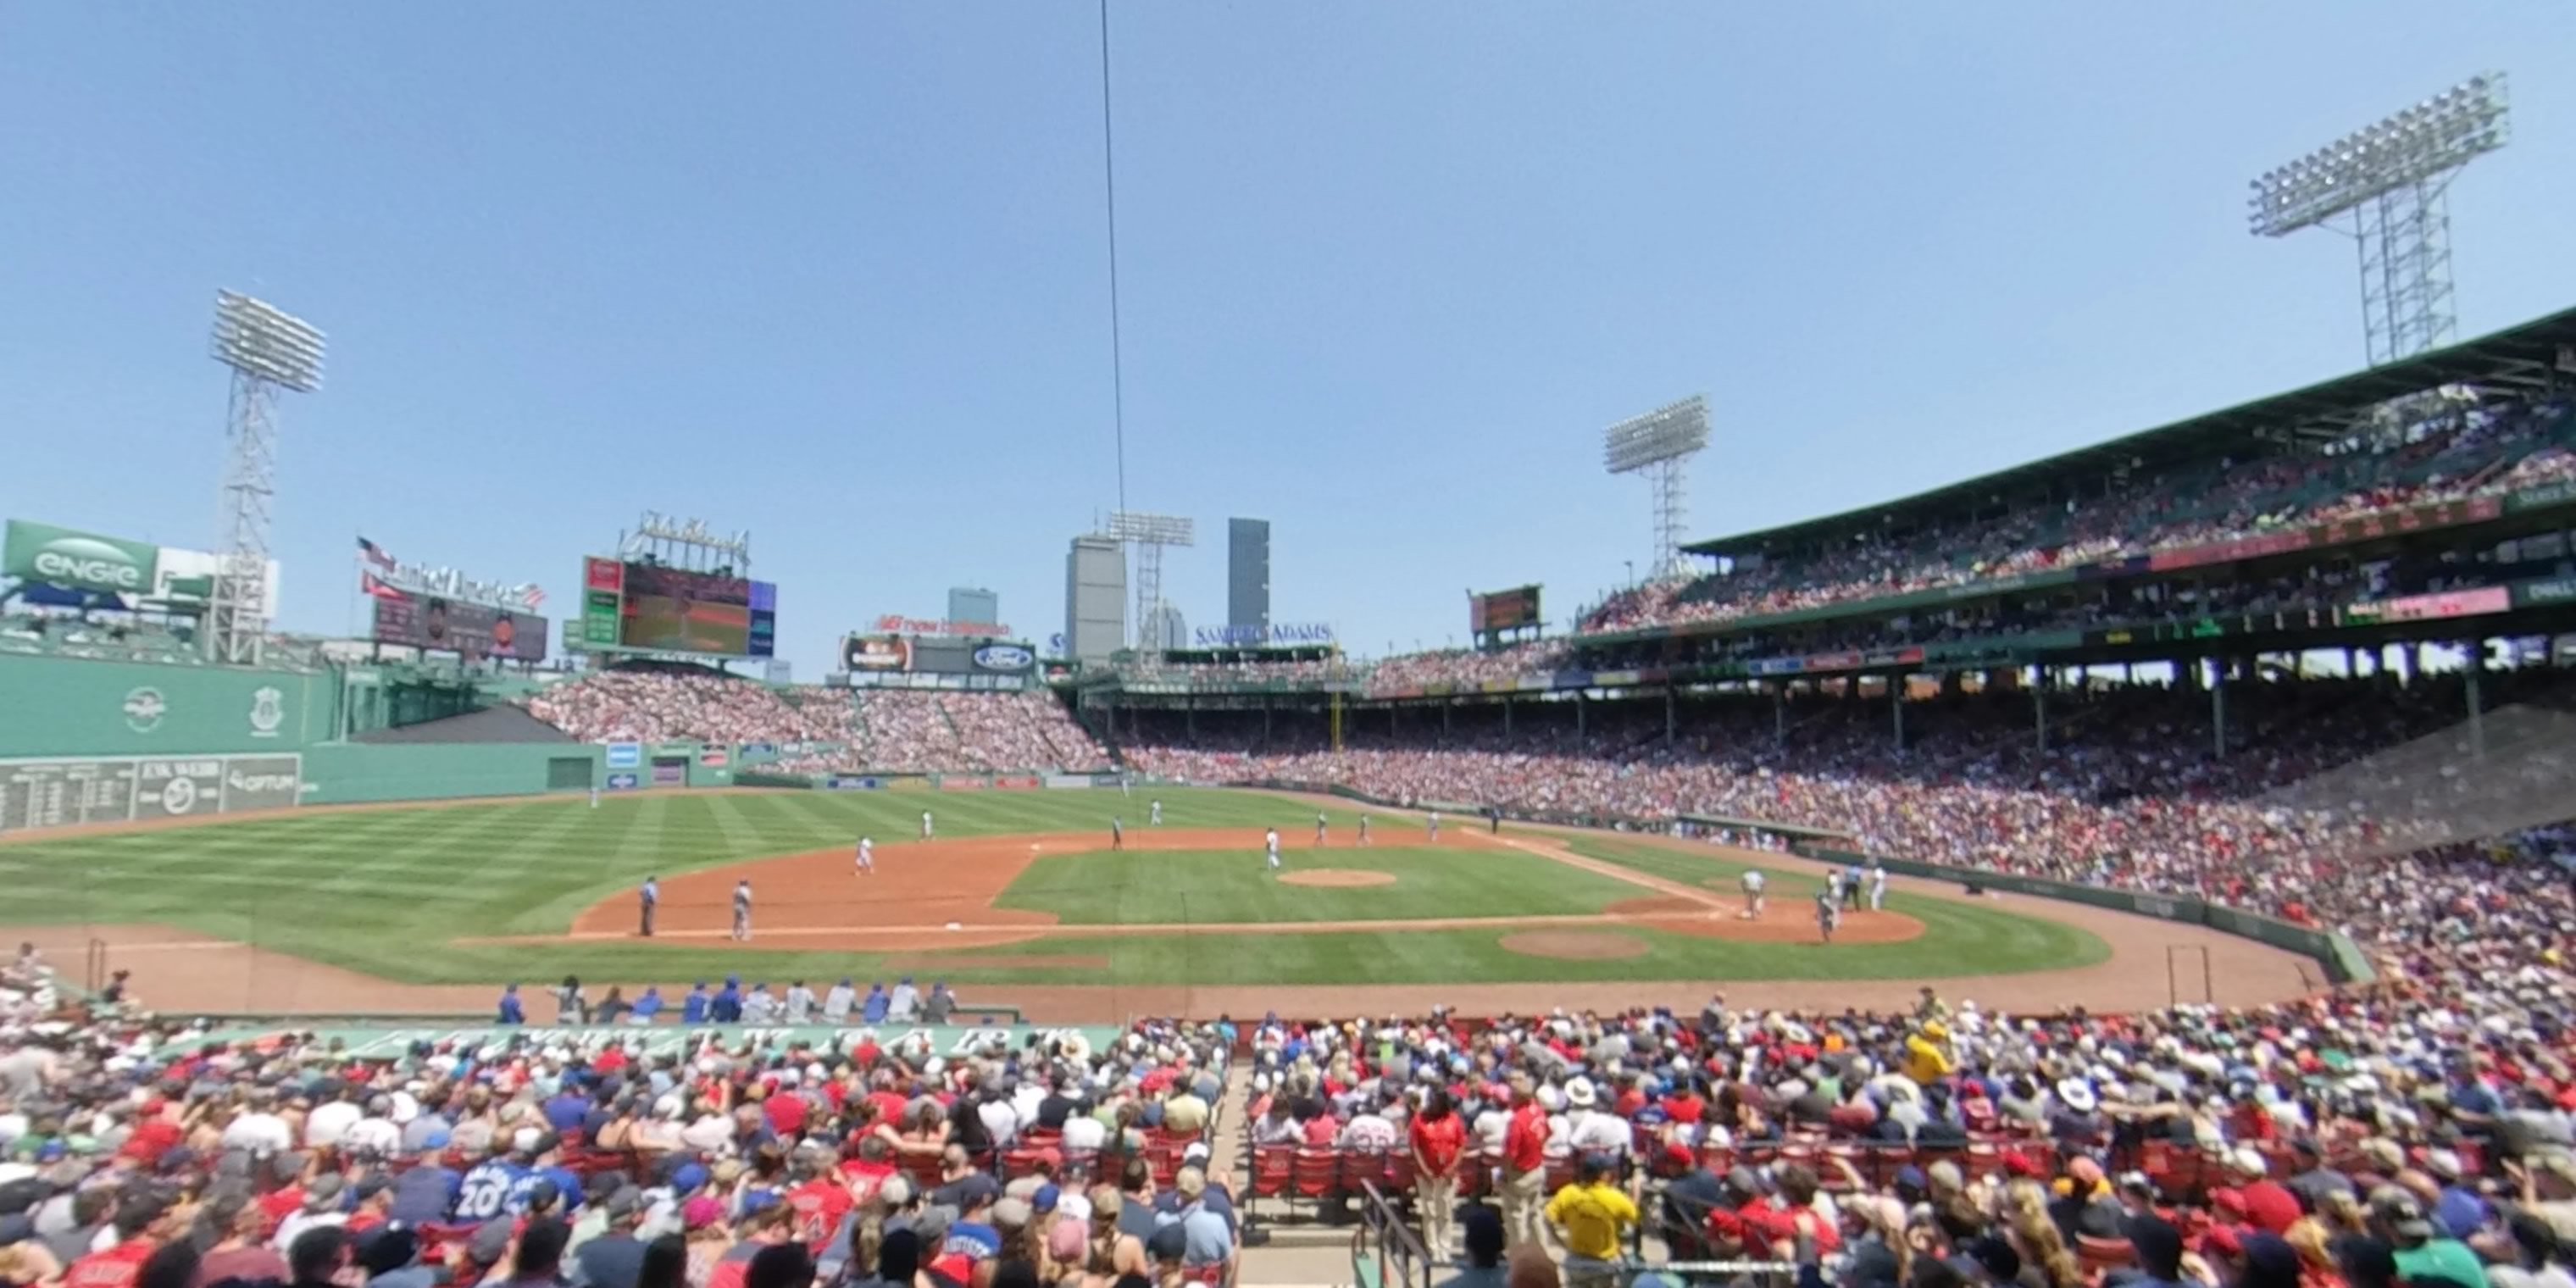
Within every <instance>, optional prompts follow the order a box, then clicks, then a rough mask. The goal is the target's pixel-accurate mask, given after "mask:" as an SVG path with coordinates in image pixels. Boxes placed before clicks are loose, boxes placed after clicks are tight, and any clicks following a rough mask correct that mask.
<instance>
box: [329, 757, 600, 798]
mask: <svg viewBox="0 0 2576 1288" xmlns="http://www.w3.org/2000/svg"><path fill="white" fill-rule="evenodd" d="M600 751H601V749H600V748H599V747H596V746H593V745H590V744H587V743H578V742H493V743H479V744H478V743H398V744H393V745H390V746H379V745H374V744H369V743H355V742H333V743H323V744H320V745H318V746H313V747H307V748H305V750H304V802H305V803H306V804H308V805H346V804H357V803H362V802H372V801H416V800H436V799H438V798H440V797H449V796H534V795H538V794H540V793H543V792H547V791H582V790H587V789H588V788H589V786H590V785H591V784H592V783H596V782H600V781H602V772H601V769H600ZM566 760H578V761H581V762H583V764H584V765H585V766H586V769H585V770H584V771H583V773H582V775H581V778H580V780H579V782H578V783H575V782H574V781H573V775H572V773H571V771H570V770H569V768H568V767H564V768H558V767H557V766H556V764H555V762H556V761H566ZM555 783H562V784H564V786H562V787H555V786H551V784H555Z"/></svg>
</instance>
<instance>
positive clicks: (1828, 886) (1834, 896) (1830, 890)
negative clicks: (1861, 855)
mask: <svg viewBox="0 0 2576 1288" xmlns="http://www.w3.org/2000/svg"><path fill="white" fill-rule="evenodd" d="M1825 897H1826V898H1828V899H1831V900H1833V901H1834V902H1835V903H1841V902H1842V901H1843V870H1842V869H1841V868H1827V869H1825Z"/></svg>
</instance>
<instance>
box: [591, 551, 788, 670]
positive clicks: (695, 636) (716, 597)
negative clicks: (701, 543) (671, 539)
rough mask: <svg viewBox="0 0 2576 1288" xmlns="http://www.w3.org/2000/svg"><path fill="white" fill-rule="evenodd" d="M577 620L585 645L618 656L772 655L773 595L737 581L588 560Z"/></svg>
mask: <svg viewBox="0 0 2576 1288" xmlns="http://www.w3.org/2000/svg"><path fill="white" fill-rule="evenodd" d="M582 616H583V625H584V632H585V638H587V639H589V640H591V641H593V642H595V643H602V644H607V643H614V644H616V645H618V646H620V647H623V648H631V649H650V650H652V651H655V652H662V653H710V654H717V655H721V656H725V657H770V656H774V655H775V654H776V652H777V648H778V640H777V635H778V587H776V586H774V585H772V584H770V583H768V582H765V581H752V580H750V579H748V578H744V577H720V576H717V575H716V574H714V573H709V572H694V571H691V570H689V569H685V568H672V567H667V566H665V565H662V564H644V563H621V562H619V561H617V560H613V559H593V560H591V561H590V563H589V566H588V567H587V568H586V569H585V570H584V576H583V603H582ZM611 623H614V625H613V627H612V626H611ZM612 633H613V634H614V637H615V638H614V639H613V640H612V639H607V638H603V637H604V636H608V635H611V634H612Z"/></svg>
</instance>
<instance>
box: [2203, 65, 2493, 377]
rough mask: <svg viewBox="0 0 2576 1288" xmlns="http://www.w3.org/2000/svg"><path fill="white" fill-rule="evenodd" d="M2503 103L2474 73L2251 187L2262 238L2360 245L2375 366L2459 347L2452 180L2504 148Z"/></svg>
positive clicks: (2365, 321)
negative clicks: (2328, 236)
mask: <svg viewBox="0 0 2576 1288" xmlns="http://www.w3.org/2000/svg"><path fill="white" fill-rule="evenodd" d="M2507 106H2508V105H2507V102H2506V99H2505V78H2504V73H2502V72H2490V73H2488V74H2486V75H2484V76H2473V77H2470V78H2469V79H2468V80H2465V81H2462V82H2460V83H2459V84H2457V85H2454V86H2452V87H2451V88H2450V89H2448V90H2445V91H2443V93H2442V94H2440V95H2439V96H2437V97H2434V98H2428V99H2425V100H2424V101H2423V102H2420V103H2417V104H2416V105H2415V106H2413V107H2410V108H2407V109H2405V110H2404V111H2401V112H2397V113H2395V114H2393V115H2390V116H2388V117H2385V118H2383V119H2381V120H2379V121H2378V122H2376V123H2374V124H2371V125H2368V126H2365V127H2363V128H2362V129H2359V130H2355V131H2354V132H2352V133H2350V134H2347V135H2345V136H2343V137H2342V138H2340V139H2337V140H2335V141H2334V142H2332V143H2329V144H2327V145H2326V146H2324V147H2322V148H2319V149H2317V150H2316V151H2314V152H2311V153H2309V154H2308V155H2306V156H2304V157H2301V158H2299V159H2298V160H2296V161H2292V162H2290V163H2289V164H2288V165H2284V166H2281V167H2279V168H2277V169H2275V170H2273V171H2271V172H2270V173H2268V174H2265V175H2264V176H2263V177H2261V178H2259V179H2256V180H2254V181H2253V182H2252V183H2251V184H2250V185H2249V186H2250V187H2251V188H2252V189H2253V192H2252V194H2251V195H2250V196H2249V197H2248V198H2247V199H2246V205H2247V207H2248V210H2247V215H2246V222H2247V226H2248V227H2249V228H2250V230H2251V231H2252V232H2253V233H2254V235H2255V236H2257V237H2286V236H2288V235H2290V234H2291V233H2294V232H2298V231H2299V230H2301V229H2304V228H2328V229H2332V230H2334V231H2335V232H2339V233H2342V234H2343V235H2345V236H2347V237H2350V238H2352V239H2353V242H2354V244H2355V246H2356V247H2357V248H2358V251H2359V254H2360V259H2361V329H2362V343H2363V345H2364V347H2365V348H2366V349H2367V350H2368V351H2369V356H2370V365H2372V366H2374V367H2375V366H2379V365H2381V364H2383V363H2389V362H2395V361H2397V360H2398V359H2400V358H2406V357H2412V356H2413V355H2415V354H2418V353H2422V352H2424V351H2426V350H2428V349H2434V348H2438V347H2440V346H2441V345H2442V344H2443V343H2444V342H2446V341H2448V340H2449V339H2451V337H2452V332H2453V329H2454V327H2455V325H2456V323H2457V318H2456V317H2455V316H2454V314H2453V312H2452V304H2451V216H2450V204H2449V201H2448V194H2449V192H2450V187H2451V180H2452V179H2453V178H2456V177H2457V176H2458V175H2459V173H2460V170H2461V168H2462V167H2464V166H2466V165H2468V163H2469V162H2471V161H2474V160H2476V159H2477V158H2479V157H2481V156H2484V155H2486V154H2487V153H2489V152H2493V151H2495V150H2496V149H2498V148H2501V147H2503V146H2504V145H2505V142H2506V139H2507V137H2508V135H2509V134H2510V122H2509V120H2508V115H2507Z"/></svg>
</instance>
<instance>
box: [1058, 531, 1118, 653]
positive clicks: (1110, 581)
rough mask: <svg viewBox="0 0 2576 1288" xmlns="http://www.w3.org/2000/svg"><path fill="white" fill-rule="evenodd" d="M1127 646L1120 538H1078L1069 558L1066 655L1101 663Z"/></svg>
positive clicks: (1067, 554) (1067, 553)
mask: <svg viewBox="0 0 2576 1288" xmlns="http://www.w3.org/2000/svg"><path fill="white" fill-rule="evenodd" d="M1126 645H1127V552H1126V550H1125V549H1123V548H1122V547H1120V545H1119V544H1118V539H1117V538H1115V537H1101V536H1086V537H1075V538H1074V539H1073V545H1072V547H1071V548H1070V549H1068V550H1066V551H1065V554H1064V653H1065V656H1067V657H1070V658H1073V659H1074V660H1076V661H1079V662H1085V663H1097V662H1106V661H1108V660H1109V655H1110V654H1112V653H1115V652H1117V651H1118V650H1119V649H1122V648H1124V647H1126Z"/></svg>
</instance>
